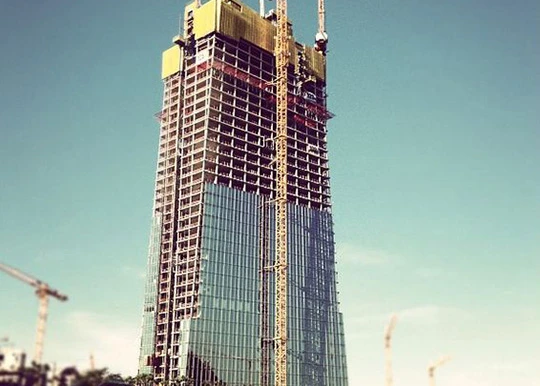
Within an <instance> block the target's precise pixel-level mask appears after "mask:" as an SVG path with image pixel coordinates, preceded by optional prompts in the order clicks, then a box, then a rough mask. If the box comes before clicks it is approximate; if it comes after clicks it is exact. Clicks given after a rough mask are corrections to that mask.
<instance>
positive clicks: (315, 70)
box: [184, 0, 326, 80]
mask: <svg viewBox="0 0 540 386" xmlns="http://www.w3.org/2000/svg"><path fill="white" fill-rule="evenodd" d="M190 12H193V32H194V34H195V39H200V38H202V37H204V36H206V35H209V34H211V33H213V32H218V33H221V34H223V35H225V36H228V37H230V38H233V39H235V40H240V39H242V40H246V41H248V42H250V43H252V44H254V45H256V46H257V47H260V48H262V49H263V50H265V51H268V52H271V53H273V52H274V45H275V38H274V37H275V36H276V27H275V26H274V25H273V24H272V23H271V22H270V21H269V20H266V19H264V18H262V17H261V16H260V15H259V13H258V12H256V11H254V10H253V9H251V8H249V7H248V6H246V5H244V4H243V3H241V2H240V1H238V0H210V1H208V2H206V3H204V4H203V5H202V6H201V7H199V8H197V7H196V4H195V2H194V3H191V4H189V5H188V6H187V7H186V13H185V16H184V17H185V18H186V19H187V16H188V13H190ZM289 52H290V56H289V62H290V63H291V64H293V65H294V66H297V65H298V55H297V47H296V44H295V42H294V41H293V40H292V39H291V41H290V44H289ZM304 52H305V56H306V61H307V70H308V72H311V73H312V74H313V75H314V76H316V77H317V78H319V79H322V80H325V78H326V58H325V57H324V56H323V55H322V54H321V53H320V52H317V51H315V49H314V48H313V47H309V46H306V47H304Z"/></svg>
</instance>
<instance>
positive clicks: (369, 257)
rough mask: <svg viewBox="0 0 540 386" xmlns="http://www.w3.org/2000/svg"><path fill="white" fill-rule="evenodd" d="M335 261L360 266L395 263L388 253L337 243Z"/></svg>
mask: <svg viewBox="0 0 540 386" xmlns="http://www.w3.org/2000/svg"><path fill="white" fill-rule="evenodd" d="M336 256H337V260H338V261H339V262H340V263H343V264H360V265H385V264H388V263H390V261H396V260H397V259H396V257H395V256H393V255H391V254H390V253H388V252H385V251H381V250H376V249H366V248H363V247H361V246H358V245H355V244H350V243H338V244H337V245H336Z"/></svg>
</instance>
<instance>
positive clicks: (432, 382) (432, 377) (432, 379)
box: [428, 356, 451, 386]
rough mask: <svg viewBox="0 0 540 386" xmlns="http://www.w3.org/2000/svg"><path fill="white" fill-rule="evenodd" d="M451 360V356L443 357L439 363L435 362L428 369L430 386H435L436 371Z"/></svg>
mask: <svg viewBox="0 0 540 386" xmlns="http://www.w3.org/2000/svg"><path fill="white" fill-rule="evenodd" d="M450 359H451V358H450V357H449V356H443V357H441V358H439V359H438V360H437V361H435V362H433V363H432V364H431V365H429V367H428V377H429V386H435V370H436V369H437V368H438V367H440V366H442V365H444V364H445V363H446V362H448V361H449V360H450Z"/></svg>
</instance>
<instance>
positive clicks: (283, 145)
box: [274, 0, 289, 386]
mask: <svg viewBox="0 0 540 386" xmlns="http://www.w3.org/2000/svg"><path fill="white" fill-rule="evenodd" d="M276 5H277V11H276V16H277V18H276V22H277V36H276V45H275V56H276V116H277V119H276V140H275V145H276V158H275V160H276V257H275V263H274V264H275V279H276V294H275V296H276V297H275V302H276V310H275V337H274V339H275V345H274V347H275V353H274V354H275V386H286V385H287V281H288V279H287V264H288V262H287V68H288V64H289V28H288V22H287V0H277V4H276Z"/></svg>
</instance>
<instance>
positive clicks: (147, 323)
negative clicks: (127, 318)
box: [139, 214, 161, 374]
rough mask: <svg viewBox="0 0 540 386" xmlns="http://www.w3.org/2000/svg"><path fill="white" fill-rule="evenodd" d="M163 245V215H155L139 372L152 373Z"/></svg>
mask: <svg viewBox="0 0 540 386" xmlns="http://www.w3.org/2000/svg"><path fill="white" fill-rule="evenodd" d="M160 245H161V216H160V215H159V214H156V215H154V217H153V218H152V227H151V230H150V242H149V247H148V264H147V267H146V282H145V286H144V305H143V319H142V337H141V349H140V353H139V373H140V374H151V373H152V363H151V360H149V358H151V357H152V354H153V352H154V343H155V342H154V326H155V318H156V302H157V285H158V267H159V264H158V263H159V250H160Z"/></svg>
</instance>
